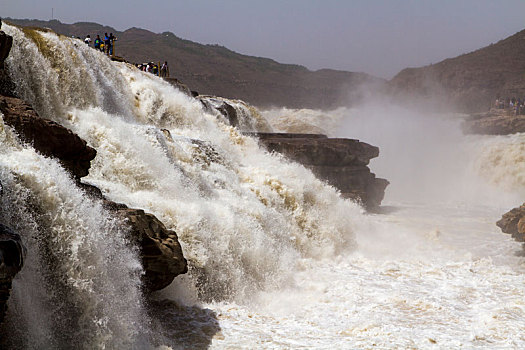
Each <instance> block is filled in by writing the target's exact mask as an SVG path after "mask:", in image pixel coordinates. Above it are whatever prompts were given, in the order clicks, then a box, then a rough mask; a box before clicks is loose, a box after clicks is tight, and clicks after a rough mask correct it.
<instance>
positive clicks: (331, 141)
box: [252, 133, 389, 210]
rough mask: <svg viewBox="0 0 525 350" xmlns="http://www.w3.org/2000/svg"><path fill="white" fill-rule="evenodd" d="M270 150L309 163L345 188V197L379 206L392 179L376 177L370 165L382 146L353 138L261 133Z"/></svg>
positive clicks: (315, 169) (371, 205)
mask: <svg viewBox="0 0 525 350" xmlns="http://www.w3.org/2000/svg"><path fill="white" fill-rule="evenodd" d="M252 135H254V136H257V137H259V140H260V142H261V143H262V144H264V145H265V146H266V147H267V148H268V150H269V151H272V152H279V153H281V154H283V155H285V156H287V157H288V158H290V159H292V160H294V161H296V162H298V163H301V164H303V165H305V166H306V167H307V168H309V169H311V170H312V172H313V173H314V174H315V175H316V176H317V177H318V178H320V179H321V180H325V181H327V182H328V183H329V184H330V185H332V186H334V187H335V188H337V189H338V190H339V191H341V194H342V196H343V197H345V198H351V199H353V200H357V201H359V202H361V203H362V204H363V205H364V206H365V207H366V208H367V209H370V210H373V209H376V208H377V207H378V206H379V205H380V204H381V201H382V200H383V197H384V194H385V189H386V187H387V186H388V184H389V182H388V181H387V180H385V179H380V178H376V176H375V174H373V173H372V172H371V171H370V168H368V166H367V165H368V163H369V162H370V159H372V158H375V157H377V156H378V155H379V148H378V147H375V146H371V145H369V144H367V143H364V142H360V141H358V140H352V139H341V138H328V137H326V136H325V135H318V134H279V133H257V134H252Z"/></svg>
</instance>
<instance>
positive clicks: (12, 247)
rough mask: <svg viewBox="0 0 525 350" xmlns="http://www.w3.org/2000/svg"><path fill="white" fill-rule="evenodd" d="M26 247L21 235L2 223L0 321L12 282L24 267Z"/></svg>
mask: <svg viewBox="0 0 525 350" xmlns="http://www.w3.org/2000/svg"><path fill="white" fill-rule="evenodd" d="M25 254H26V249H25V247H24V245H23V244H22V241H21V239H20V236H19V235H18V234H16V233H14V232H12V231H11V230H10V229H9V228H8V227H6V226H4V225H2V224H0V323H2V321H3V320H4V315H5V312H6V310H7V300H8V299H9V295H10V293H11V283H12V281H13V278H15V276H16V274H17V273H18V272H19V271H20V270H21V269H22V266H23V264H24V257H25Z"/></svg>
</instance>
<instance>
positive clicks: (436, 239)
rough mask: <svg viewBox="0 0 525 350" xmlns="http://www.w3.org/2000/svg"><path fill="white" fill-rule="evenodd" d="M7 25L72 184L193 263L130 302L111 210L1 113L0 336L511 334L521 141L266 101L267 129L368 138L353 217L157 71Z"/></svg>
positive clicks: (362, 338)
mask: <svg viewBox="0 0 525 350" xmlns="http://www.w3.org/2000/svg"><path fill="white" fill-rule="evenodd" d="M3 29H4V30H5V31H6V32H7V33H8V34H10V35H12V36H13V37H14V45H13V49H12V52H11V54H10V57H9V58H8V61H7V64H8V66H9V70H10V74H11V75H12V78H13V80H14V81H15V83H16V85H17V87H18V91H17V92H18V93H19V94H20V96H22V97H23V98H24V99H25V100H27V101H28V102H29V103H31V104H32V105H33V106H34V108H35V109H36V110H37V112H38V113H39V114H40V115H41V116H42V117H45V118H49V119H52V120H55V121H57V122H59V123H60V124H62V125H64V126H66V127H68V128H70V129H71V130H73V131H74V132H75V133H77V134H78V135H79V136H80V137H82V138H83V139H85V140H86V141H87V142H88V144H89V145H90V146H92V147H94V148H95V149H96V150H97V157H96V158H95V159H94V160H93V161H92V166H91V169H90V174H89V176H87V177H86V178H84V179H83V180H82V181H84V182H86V183H90V184H94V185H96V186H97V187H99V188H100V189H101V190H102V191H103V192H104V194H105V195H106V196H107V197H108V198H109V199H111V200H113V201H116V202H121V203H125V204H127V205H128V206H130V207H133V208H141V209H144V210H146V211H148V212H151V213H153V214H154V215H156V216H157V217H158V218H159V219H160V220H161V221H163V223H164V224H165V225H166V226H167V227H168V228H170V229H174V230H175V231H176V232H177V233H178V235H179V239H180V241H181V245H182V247H183V251H184V254H185V256H186V258H187V259H188V261H189V267H190V271H189V273H188V275H186V276H179V277H177V278H176V279H175V281H174V283H173V284H172V285H171V286H169V287H168V288H166V290H163V291H161V292H159V293H157V294H156V295H154V296H153V300H151V298H150V301H149V302H148V303H146V302H145V301H144V297H143V296H142V295H141V292H140V287H139V280H140V279H139V278H140V273H141V267H140V264H139V259H138V257H137V254H136V251H134V249H133V248H131V247H129V245H128V244H127V242H126V241H125V238H124V237H125V232H120V229H119V227H120V225H119V223H118V222H117V220H116V219H115V218H112V217H111V215H110V214H108V213H106V212H105V211H104V210H103V209H102V208H101V206H100V204H99V203H97V202H94V201H92V200H89V199H88V198H86V197H85V196H84V195H83V194H82V192H81V191H80V190H79V189H78V188H77V187H76V185H75V184H74V181H73V180H71V179H70V177H69V175H68V174H67V173H66V172H65V170H63V169H62V168H61V167H60V166H59V164H58V163H57V162H55V161H54V160H51V159H46V158H44V157H42V156H40V155H38V154H37V153H36V152H35V151H34V150H33V149H32V148H31V147H30V146H29V145H23V144H21V143H20V142H19V141H18V140H17V138H16V136H15V135H14V134H13V132H12V130H11V129H10V128H9V127H7V126H4V125H3V123H2V124H0V142H1V145H2V147H1V150H0V181H1V182H2V184H3V187H4V192H5V193H6V194H5V195H4V196H3V197H2V208H3V211H2V212H1V215H2V218H3V220H4V221H6V223H7V224H9V225H11V226H13V228H15V229H16V230H17V231H18V232H19V233H20V234H21V235H22V236H23V239H24V241H25V242H26V244H27V245H28V247H29V253H28V261H27V263H26V266H25V267H24V269H23V270H22V272H21V273H20V274H19V275H18V276H17V278H16V280H15V281H14V285H13V295H12V298H11V299H10V302H9V308H10V309H9V315H8V316H9V317H10V320H11V321H9V322H8V323H7V324H6V325H4V326H3V328H4V329H3V334H10V336H11V337H12V339H13V340H12V341H9V342H8V343H9V344H8V345H9V346H11V347H20V344H22V346H21V347H29V348H41V347H44V348H45V347H62V348H67V347H70V346H78V347H83V348H104V347H105V348H133V347H134V348H150V347H151V348H155V347H160V348H163V347H164V348H166V347H171V348H193V347H205V346H211V347H212V348H247V349H248V348H250V349H251V348H371V347H374V346H376V347H379V348H408V347H415V348H430V347H437V348H450V347H461V346H463V347H465V348H475V347H481V348H498V347H499V348H502V347H503V348H504V347H507V348H519V347H523V346H524V345H525V336H524V335H523V329H524V328H525V302H524V301H523V295H524V289H525V287H524V282H525V281H524V279H525V278H524V277H523V276H524V274H523V273H524V272H525V267H524V262H523V258H521V257H518V256H516V255H515V254H514V253H515V252H516V251H518V250H519V249H520V246H519V244H518V243H516V242H513V241H512V240H511V238H510V237H509V236H508V235H505V234H502V233H501V232H500V231H499V229H498V228H497V227H496V226H495V225H494V222H495V221H496V220H497V219H498V218H499V217H500V216H501V214H502V213H503V212H505V211H506V210H508V209H510V208H511V207H513V206H517V205H519V204H520V200H523V196H524V194H525V181H524V179H525V174H524V164H523V163H524V161H523V154H524V152H523V150H524V147H525V146H524V145H525V140H524V137H525V136H524V135H515V136H510V137H475V136H472V137H463V136H462V135H461V134H460V132H459V128H458V127H457V121H458V118H457V116H445V115H425V114H422V113H417V112H411V111H409V110H405V109H403V108H400V107H392V106H390V107H389V108H381V107H379V106H375V105H373V106H372V107H360V108H356V109H339V110H336V111H331V112H323V113H321V112H316V111H286V110H283V111H280V110H273V111H267V112H265V113H263V116H264V117H266V119H267V120H268V121H269V122H270V124H271V125H273V128H274V129H275V130H276V131H294V132H305V131H311V130H316V131H325V132H327V133H329V134H331V135H334V136H344V137H349V138H359V139H361V140H362V141H365V142H369V143H371V144H374V145H377V146H379V147H380V149H381V155H380V157H379V158H378V159H377V160H374V161H372V163H371V168H372V170H373V171H375V172H376V174H377V175H378V176H380V177H384V178H387V179H389V180H390V181H391V185H390V187H389V188H388V189H387V196H386V198H385V202H384V204H385V207H384V210H383V211H384V213H382V214H373V215H371V214H364V212H363V210H362V209H361V208H360V207H359V206H358V205H357V204H355V203H353V202H351V201H348V200H343V199H341V198H340V197H339V195H338V194H337V192H336V191H335V190H334V189H333V188H331V187H329V186H327V185H326V184H324V183H322V182H321V181H318V180H316V179H315V178H314V177H313V175H312V174H311V173H310V172H309V171H307V170H306V169H305V168H304V167H302V166H300V165H297V164H293V163H290V162H288V161H286V160H284V159H283V158H282V157H280V156H278V155H271V154H268V153H267V152H265V151H264V150H263V149H261V148H260V147H259V146H258V144H257V141H256V140H254V139H253V138H250V137H247V136H243V135H242V134H241V130H239V129H236V128H233V127H231V126H230V125H229V124H228V123H227V121H226V120H224V119H223V117H221V116H219V115H218V114H217V113H213V112H206V111H205V109H204V108H203V106H202V104H200V103H199V102H198V101H196V100H194V99H192V98H190V97H187V96H186V95H184V94H183V93H181V92H179V91H178V90H176V89H175V88H173V87H172V86H171V85H169V84H167V83H166V82H164V81H161V80H160V79H157V78H155V77H153V76H151V75H149V74H146V73H143V72H140V71H138V70H136V69H134V68H133V67H131V66H128V65H126V64H123V63H116V62H111V61H110V60H109V59H108V58H107V57H105V56H104V55H103V54H102V53H100V52H97V51H95V50H93V49H91V48H89V47H87V46H86V45H85V44H84V43H83V42H81V41H80V40H76V39H70V38H65V37H59V36H56V35H55V34H53V33H43V32H35V31H31V30H25V32H24V31H22V30H20V29H18V28H16V27H12V26H8V25H5V27H3ZM238 108H242V109H243V113H244V114H243V116H244V118H245V119H246V120H244V119H243V122H242V123H241V127H242V128H244V131H253V130H252V129H253V128H256V127H257V125H259V124H260V123H258V122H257V121H256V120H253V121H250V120H249V118H250V113H249V110H247V109H246V107H245V106H238ZM303 116H305V117H303ZM315 116H318V117H315ZM257 117H259V116H255V115H252V118H257ZM305 120H306V121H309V122H308V124H306V123H305ZM316 123H317V124H316ZM196 140H197V141H198V142H196Z"/></svg>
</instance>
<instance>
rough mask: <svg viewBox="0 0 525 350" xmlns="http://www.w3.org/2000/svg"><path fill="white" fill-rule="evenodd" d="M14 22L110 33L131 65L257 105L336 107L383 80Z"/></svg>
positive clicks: (173, 43)
mask: <svg viewBox="0 0 525 350" xmlns="http://www.w3.org/2000/svg"><path fill="white" fill-rule="evenodd" d="M6 21H8V22H10V23H13V24H15V25H20V26H31V27H41V28H50V29H52V30H53V31H55V32H57V33H58V34H63V35H67V36H75V37H80V38H82V39H83V38H84V37H85V36H86V35H87V34H90V35H91V36H92V39H93V38H94V36H95V35H96V34H100V35H101V36H102V35H103V34H104V33H106V32H107V33H110V32H111V33H113V34H115V35H116V36H117V38H118V40H117V41H116V42H115V53H116V54H117V55H118V56H122V57H124V58H125V59H126V60H128V61H130V62H135V63H142V62H150V61H151V62H164V61H168V63H169V65H170V73H171V76H173V77H176V78H177V79H179V80H180V81H182V82H184V83H185V84H186V85H188V86H189V87H190V88H191V89H192V90H196V91H198V92H199V93H201V94H206V95H217V96H222V97H226V98H235V99H241V100H244V101H246V102H248V103H250V104H253V105H255V106H258V107H271V106H283V107H290V108H336V107H339V106H341V105H348V104H352V103H354V102H356V101H358V100H359V98H360V94H359V86H361V84H376V85H383V84H384V83H385V82H386V80H384V79H381V78H376V77H373V76H372V75H369V74H366V73H361V72H347V71H338V70H333V69H320V70H317V71H310V70H308V69H307V68H306V67H304V66H301V65H295V64H282V63H279V62H277V61H275V60H273V59H270V58H264V57H255V56H248V55H243V54H240V53H237V52H235V51H232V50H230V49H228V48H226V47H224V46H220V45H213V44H199V43H196V42H193V41H190V40H186V39H182V38H179V37H178V36H176V35H175V34H173V33H171V32H163V33H158V34H157V33H153V32H151V31H149V30H147V29H142V28H137V27H132V28H128V29H126V30H124V31H122V32H121V31H117V30H116V29H114V28H112V27H109V26H103V25H100V24H97V23H93V22H77V23H74V24H65V23H61V22H59V21H57V20H52V21H41V20H30V19H23V20H21V19H11V18H6Z"/></svg>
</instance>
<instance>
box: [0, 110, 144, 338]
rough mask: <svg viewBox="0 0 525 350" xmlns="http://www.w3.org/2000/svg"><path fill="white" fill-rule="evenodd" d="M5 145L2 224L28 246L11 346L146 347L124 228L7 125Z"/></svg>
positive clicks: (135, 264) (14, 302)
mask: <svg viewBox="0 0 525 350" xmlns="http://www.w3.org/2000/svg"><path fill="white" fill-rule="evenodd" d="M0 142H1V144H2V148H1V149H0V181H1V182H2V184H3V188H4V191H3V195H2V197H1V208H2V210H1V211H0V215H1V219H2V222H5V223H6V224H8V225H9V226H10V227H12V228H14V229H16V231H18V232H20V233H21V234H22V236H23V241H24V244H25V245H26V246H27V247H28V254H27V260H26V264H25V265H26V266H24V269H23V271H22V272H21V273H20V275H19V278H17V279H16V280H15V281H14V288H13V295H12V297H11V300H10V308H12V309H10V316H11V317H10V318H9V321H8V322H9V323H10V324H8V326H9V329H11V331H10V333H12V332H13V331H18V332H20V333H21V334H20V336H21V338H19V337H16V336H13V337H10V338H11V339H10V340H12V341H16V342H21V343H18V344H17V347H18V346H21V345H22V346H21V347H22V348H28V347H29V348H38V347H46V348H57V347H58V348H63V347H64V346H66V345H67V346H73V345H75V346H79V347H81V348H100V347H104V346H109V347H112V348H124V347H126V346H128V347H129V346H132V345H136V344H138V343H140V342H142V340H141V338H142V336H143V335H144V333H145V332H146V328H145V327H144V325H145V324H147V321H146V322H143V321H141V322H143V323H138V322H137V320H147V317H146V315H145V313H144V310H143V306H142V296H141V291H140V274H141V273H142V268H141V266H140V262H139V259H138V256H137V252H136V249H135V248H134V247H131V246H130V244H129V243H128V242H127V240H126V238H125V236H126V235H125V234H126V232H123V231H122V229H121V228H120V227H122V223H119V222H117V221H116V219H114V218H111V217H110V215H109V214H108V213H106V212H105V210H104V209H103V208H102V206H101V204H100V203H96V202H93V201H92V200H89V199H88V198H86V196H85V195H84V194H83V193H82V192H81V191H80V190H79V189H78V187H77V186H76V184H75V183H74V181H73V180H72V179H71V178H70V175H69V174H68V173H67V172H66V171H65V170H64V169H63V168H62V167H61V166H60V165H59V163H58V162H57V161H55V160H53V159H48V158H45V157H43V156H41V155H39V154H37V153H36V152H35V151H34V150H33V149H32V148H31V147H30V146H27V145H23V144H21V143H20V142H19V141H18V140H17V138H16V136H15V134H14V133H13V131H12V130H10V128H9V127H7V126H5V125H4V124H3V121H2V120H0ZM21 339H23V340H21ZM24 342H25V343H24ZM17 347H15V348H17Z"/></svg>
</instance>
